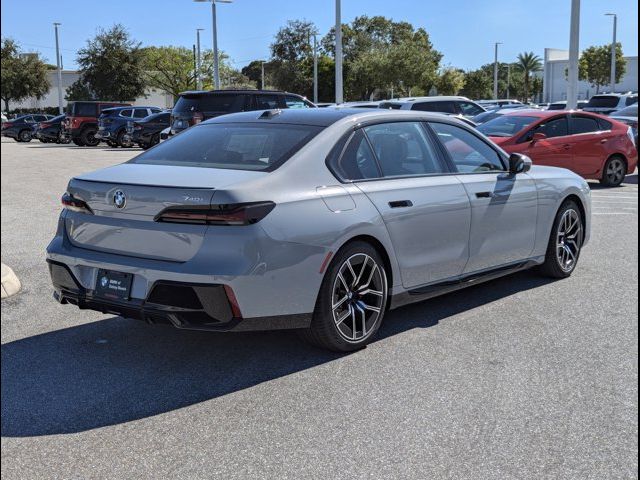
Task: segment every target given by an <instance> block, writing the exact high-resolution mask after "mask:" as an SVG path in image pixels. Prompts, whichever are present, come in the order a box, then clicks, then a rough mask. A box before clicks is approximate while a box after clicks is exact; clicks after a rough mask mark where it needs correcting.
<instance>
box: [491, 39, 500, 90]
mask: <svg viewBox="0 0 640 480" xmlns="http://www.w3.org/2000/svg"><path fill="white" fill-rule="evenodd" d="M501 44H502V42H496V44H495V53H494V57H493V98H494V100H497V99H498V45H501Z"/></svg>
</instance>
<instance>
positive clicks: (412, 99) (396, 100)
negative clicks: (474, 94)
mask: <svg viewBox="0 0 640 480" xmlns="http://www.w3.org/2000/svg"><path fill="white" fill-rule="evenodd" d="M452 100H465V101H471V100H469V99H468V98H467V97H461V96H457V95H441V96H432V97H402V98H394V99H393V100H385V101H384V102H385V103H387V102H391V103H415V102H450V101H452Z"/></svg>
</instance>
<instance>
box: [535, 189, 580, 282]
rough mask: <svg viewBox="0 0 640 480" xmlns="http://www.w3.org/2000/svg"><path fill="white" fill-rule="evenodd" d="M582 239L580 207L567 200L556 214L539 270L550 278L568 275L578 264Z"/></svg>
mask: <svg viewBox="0 0 640 480" xmlns="http://www.w3.org/2000/svg"><path fill="white" fill-rule="evenodd" d="M583 241H584V226H583V224H582V215H581V213H580V209H579V207H578V205H577V204H576V202H574V201H573V200H569V201H567V202H565V203H564V204H563V205H562V206H561V207H560V210H558V213H557V214H556V219H555V221H554V223H553V228H552V229H551V237H550V238H549V245H548V246H547V254H546V258H545V262H544V263H543V264H542V265H541V266H540V272H541V273H542V274H543V275H545V276H547V277H552V278H566V277H569V276H570V275H571V274H572V273H573V271H574V270H575V268H576V265H577V264H578V259H579V258H580V251H581V249H582V242H583Z"/></svg>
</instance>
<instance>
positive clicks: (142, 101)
mask: <svg viewBox="0 0 640 480" xmlns="http://www.w3.org/2000/svg"><path fill="white" fill-rule="evenodd" d="M47 75H48V77H49V84H50V85H51V87H50V88H49V91H48V92H47V94H46V95H45V96H44V97H42V98H41V99H37V98H27V99H26V100H23V101H22V102H10V103H9V108H11V109H12V110H13V109H15V108H36V109H37V108H45V107H57V106H58V71H57V70H49V72H47ZM79 78H80V73H79V72H78V71H76V70H62V98H63V100H62V102H63V105H66V104H67V101H66V100H64V96H65V95H66V91H67V88H69V87H70V86H71V85H72V84H73V83H74V82H75V81H76V80H78V79H79ZM145 95H146V96H144V97H140V98H136V100H135V101H134V102H133V104H134V105H148V106H154V107H160V108H171V107H173V97H172V96H171V95H170V94H167V93H165V92H161V91H158V90H153V89H151V90H148V91H147V92H146V94H145ZM104 100H117V99H115V98H105V99H104Z"/></svg>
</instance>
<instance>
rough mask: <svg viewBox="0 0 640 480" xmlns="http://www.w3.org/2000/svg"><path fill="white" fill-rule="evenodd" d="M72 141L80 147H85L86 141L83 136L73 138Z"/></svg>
mask: <svg viewBox="0 0 640 480" xmlns="http://www.w3.org/2000/svg"><path fill="white" fill-rule="evenodd" d="M71 141H72V142H73V143H74V144H75V145H77V146H79V147H84V142H83V141H82V139H81V138H72V139H71Z"/></svg>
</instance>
